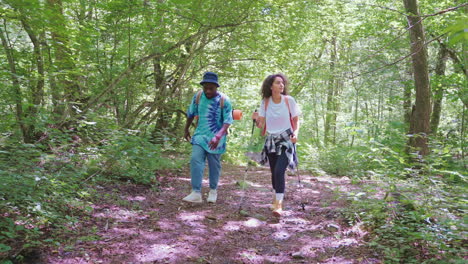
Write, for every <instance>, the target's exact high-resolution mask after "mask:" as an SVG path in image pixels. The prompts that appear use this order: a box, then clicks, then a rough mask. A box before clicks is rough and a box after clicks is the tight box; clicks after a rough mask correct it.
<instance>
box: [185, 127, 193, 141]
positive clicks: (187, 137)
mask: <svg viewBox="0 0 468 264" xmlns="http://www.w3.org/2000/svg"><path fill="white" fill-rule="evenodd" d="M184 138H185V140H187V141H188V142H190V141H191V140H192V136H190V131H189V130H188V129H186V130H185V133H184Z"/></svg>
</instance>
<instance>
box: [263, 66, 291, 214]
mask: <svg viewBox="0 0 468 264" xmlns="http://www.w3.org/2000/svg"><path fill="white" fill-rule="evenodd" d="M261 94H262V102H261V106H260V111H259V113H258V118H257V119H256V122H257V126H258V127H260V128H262V129H263V133H264V134H266V139H265V145H264V146H263V151H262V161H261V163H262V164H266V162H267V161H268V163H269V165H270V170H271V183H272V186H273V190H274V192H275V194H274V196H273V206H272V209H273V215H275V216H277V217H279V216H281V214H282V211H283V199H284V191H285V172H286V169H287V167H288V166H289V167H290V168H291V169H294V168H295V167H296V166H297V156H296V145H295V143H296V141H297V136H298V134H299V115H300V109H299V107H298V105H297V103H296V100H294V98H293V97H291V96H289V95H288V80H287V78H286V76H285V75H284V74H281V73H278V74H273V75H270V76H268V77H267V78H266V79H265V80H264V81H263V84H262V89H261Z"/></svg>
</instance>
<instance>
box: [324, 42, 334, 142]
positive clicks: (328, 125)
mask: <svg viewBox="0 0 468 264" xmlns="http://www.w3.org/2000/svg"><path fill="white" fill-rule="evenodd" d="M335 62H336V37H333V38H332V41H331V54H330V79H329V80H328V92H327V109H326V114H325V124H324V125H325V127H324V135H323V136H324V140H323V142H324V144H325V146H327V145H328V144H329V143H330V136H331V135H330V130H331V129H332V125H333V124H332V123H333V111H334V109H335V107H334V93H335V91H334V90H335V82H336V80H335V78H336V76H335Z"/></svg>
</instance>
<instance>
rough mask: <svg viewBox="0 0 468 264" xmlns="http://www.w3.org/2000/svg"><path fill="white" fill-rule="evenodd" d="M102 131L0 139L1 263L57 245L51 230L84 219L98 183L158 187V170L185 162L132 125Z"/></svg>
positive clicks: (71, 228)
mask: <svg viewBox="0 0 468 264" xmlns="http://www.w3.org/2000/svg"><path fill="white" fill-rule="evenodd" d="M101 136H102V138H107V139H106V140H99V141H89V140H87V141H86V142H85V141H84V140H75V141H74V140H73V138H72V136H71V135H68V134H66V133H61V132H60V131H56V130H53V129H52V130H50V131H48V137H47V138H45V139H44V140H42V141H39V142H38V143H36V144H24V143H20V142H18V141H16V140H15V139H13V138H8V139H2V141H1V142H0V143H1V144H0V161H1V162H0V178H1V179H2V181H1V183H0V263H9V262H12V261H13V262H22V261H26V260H27V258H28V257H29V256H30V255H32V254H35V252H36V253H37V249H38V248H42V247H46V246H59V245H60V244H61V243H62V242H63V241H60V239H52V237H53V234H54V233H55V234H60V233H67V232H74V230H75V229H76V228H77V226H79V224H80V222H81V221H85V220H86V219H87V217H88V216H89V214H90V213H91V212H92V210H93V209H92V200H93V198H92V197H93V196H94V195H95V193H96V187H97V186H100V185H105V184H109V183H112V184H115V183H119V182H122V181H124V182H129V183H133V184H137V185H142V184H143V185H147V186H152V187H154V188H157V186H158V182H157V178H156V174H157V171H159V170H171V169H177V168H181V167H182V166H185V164H187V162H188V161H187V155H184V154H180V153H178V151H179V150H177V149H175V148H171V147H168V146H166V148H165V149H163V147H162V146H161V145H156V144H153V143H151V142H150V140H149V139H147V138H145V137H142V136H140V135H137V133H136V132H135V131H112V132H109V133H108V134H107V135H101ZM75 138H76V137H75ZM82 138H84V137H82ZM59 237H64V236H59ZM90 239H91V237H90Z"/></svg>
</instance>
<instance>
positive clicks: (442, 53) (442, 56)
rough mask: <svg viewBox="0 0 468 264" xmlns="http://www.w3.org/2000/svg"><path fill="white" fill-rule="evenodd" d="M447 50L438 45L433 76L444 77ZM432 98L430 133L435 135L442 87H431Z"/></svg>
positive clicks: (440, 109)
mask: <svg viewBox="0 0 468 264" xmlns="http://www.w3.org/2000/svg"><path fill="white" fill-rule="evenodd" d="M447 59H448V50H447V49H446V48H445V46H444V45H440V47H439V54H438V57H437V65H436V68H435V74H436V75H437V76H444V75H445V68H446V65H447ZM432 89H433V90H434V91H433V96H434V105H433V106H432V115H431V133H432V134H436V133H437V129H438V127H439V122H440V113H441V112H442V99H443V98H444V90H445V89H444V87H443V86H442V85H440V86H438V87H432Z"/></svg>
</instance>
